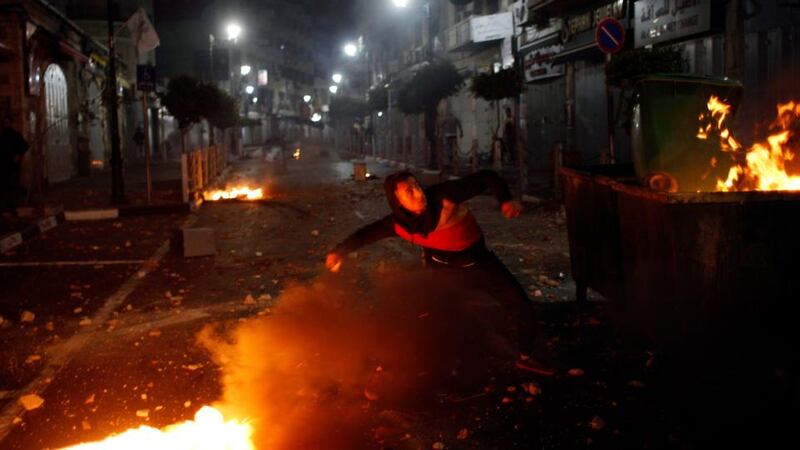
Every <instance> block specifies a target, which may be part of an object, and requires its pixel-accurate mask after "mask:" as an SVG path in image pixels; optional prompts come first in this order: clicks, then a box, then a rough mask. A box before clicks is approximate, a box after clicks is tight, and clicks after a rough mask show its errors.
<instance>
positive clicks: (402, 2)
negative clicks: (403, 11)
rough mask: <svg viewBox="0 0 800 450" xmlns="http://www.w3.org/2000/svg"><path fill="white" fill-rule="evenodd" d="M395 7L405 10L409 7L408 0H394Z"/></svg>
mask: <svg viewBox="0 0 800 450" xmlns="http://www.w3.org/2000/svg"><path fill="white" fill-rule="evenodd" d="M394 6H396V7H398V8H405V7H406V6H408V0H394Z"/></svg>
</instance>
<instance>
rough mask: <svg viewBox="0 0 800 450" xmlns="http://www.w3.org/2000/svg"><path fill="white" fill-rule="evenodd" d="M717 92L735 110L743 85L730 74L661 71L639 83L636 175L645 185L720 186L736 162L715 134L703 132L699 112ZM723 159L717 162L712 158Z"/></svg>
mask: <svg viewBox="0 0 800 450" xmlns="http://www.w3.org/2000/svg"><path fill="white" fill-rule="evenodd" d="M712 95H715V96H717V97H719V98H720V99H721V100H722V101H724V102H725V103H728V104H730V105H731V111H732V113H734V112H735V111H736V107H737V106H738V104H739V100H740V98H741V95H742V85H741V83H739V82H738V81H736V80H732V79H730V78H710V77H698V76H690V75H673V74H660V75H651V76H647V77H644V78H642V79H640V80H639V81H638V82H637V83H636V84H635V89H634V105H633V117H632V119H633V120H632V121H631V141H632V142H631V144H632V149H633V163H634V167H635V169H636V176H637V177H639V178H640V179H641V180H642V182H643V183H644V184H645V185H649V186H650V187H652V188H654V189H657V190H664V191H672V192H698V191H714V190H716V183H717V178H718V177H720V178H725V177H726V175H727V169H728V167H730V164H725V163H724V162H725V161H724V160H722V159H723V158H724V157H726V155H724V154H722V153H721V152H720V150H719V143H718V141H717V140H715V139H707V140H701V139H698V138H697V132H698V129H699V127H700V120H699V117H700V115H701V114H703V113H706V112H707V111H708V109H707V103H708V99H709V98H710V97H711V96H712ZM712 158H716V159H717V160H721V164H718V165H717V166H716V167H712V164H711V160H712Z"/></svg>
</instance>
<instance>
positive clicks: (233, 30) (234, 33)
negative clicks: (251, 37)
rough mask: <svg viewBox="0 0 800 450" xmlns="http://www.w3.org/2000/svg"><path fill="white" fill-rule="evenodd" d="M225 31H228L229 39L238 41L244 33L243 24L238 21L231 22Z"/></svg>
mask: <svg viewBox="0 0 800 450" xmlns="http://www.w3.org/2000/svg"><path fill="white" fill-rule="evenodd" d="M225 31H226V32H227V33H228V40H229V41H234V42H236V40H237V39H239V36H241V35H242V26H241V25H239V24H238V23H231V24H228V26H227V27H225Z"/></svg>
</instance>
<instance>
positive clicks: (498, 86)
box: [469, 68, 525, 161]
mask: <svg viewBox="0 0 800 450" xmlns="http://www.w3.org/2000/svg"><path fill="white" fill-rule="evenodd" d="M469 89H470V92H472V95H473V96H475V97H477V98H482V99H484V100H486V101H488V102H491V103H492V104H493V106H494V109H495V113H496V117H497V120H496V123H495V127H494V132H492V151H493V152H494V155H495V160H496V161H497V158H499V157H500V155H501V149H502V141H501V140H500V137H499V132H500V100H502V99H504V98H514V97H517V96H519V95H520V94H522V92H524V90H525V88H524V86H523V85H522V81H521V80H520V77H519V74H518V73H517V71H516V69H514V68H508V69H503V70H500V71H498V72H486V73H479V74H477V75H475V76H474V77H472V83H471V84H470V87H469Z"/></svg>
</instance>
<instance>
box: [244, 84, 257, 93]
mask: <svg viewBox="0 0 800 450" xmlns="http://www.w3.org/2000/svg"><path fill="white" fill-rule="evenodd" d="M255 90H256V88H254V87H253V86H250V85H248V86H246V87H245V88H244V91H245V92H247V94H248V95H250V94H252V93H253V92H255Z"/></svg>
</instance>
